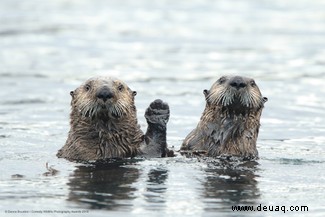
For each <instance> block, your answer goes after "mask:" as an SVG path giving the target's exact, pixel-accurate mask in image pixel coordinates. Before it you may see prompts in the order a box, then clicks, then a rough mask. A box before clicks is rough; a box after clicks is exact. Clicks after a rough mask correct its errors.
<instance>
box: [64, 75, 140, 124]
mask: <svg viewBox="0 0 325 217" xmlns="http://www.w3.org/2000/svg"><path fill="white" fill-rule="evenodd" d="M70 94H71V96H72V101H71V105H72V107H76V109H77V111H78V112H80V114H81V115H82V116H84V117H92V118H93V117H96V116H98V115H106V116H108V117H114V118H120V117H122V116H124V115H125V114H127V113H129V112H130V110H131V109H133V110H135V106H134V96H135V95H136V92H135V91H132V90H131V89H130V88H129V87H128V86H127V85H126V84H125V83H124V82H122V81H121V80H119V79H116V78H112V77H96V78H90V79H88V80H87V81H86V82H85V83H83V84H82V85H81V86H80V87H78V88H77V89H76V90H75V91H71V93H70Z"/></svg>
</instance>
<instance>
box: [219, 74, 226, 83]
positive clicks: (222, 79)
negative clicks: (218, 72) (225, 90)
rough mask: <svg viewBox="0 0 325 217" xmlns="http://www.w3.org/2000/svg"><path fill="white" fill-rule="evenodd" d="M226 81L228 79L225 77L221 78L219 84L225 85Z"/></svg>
mask: <svg viewBox="0 0 325 217" xmlns="http://www.w3.org/2000/svg"><path fill="white" fill-rule="evenodd" d="M226 80H227V79H226V77H224V76H223V77H221V78H219V80H218V82H219V84H223V83H225V81H226Z"/></svg>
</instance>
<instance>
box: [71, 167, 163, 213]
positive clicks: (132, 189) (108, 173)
mask: <svg viewBox="0 0 325 217" xmlns="http://www.w3.org/2000/svg"><path fill="white" fill-rule="evenodd" d="M126 164H127V165H126ZM142 172H143V171H142V170H139V169H138V168H136V165H130V162H115V163H109V164H102V165H96V166H95V165H91V166H79V167H77V169H76V170H75V171H74V173H73V174H72V176H71V178H70V181H69V183H68V185H69V187H70V193H69V199H68V200H69V201H71V202H74V203H77V204H78V205H80V206H82V207H85V205H86V206H87V208H89V209H107V210H119V211H121V210H124V211H130V210H132V209H134V208H136V207H133V206H134V205H135V204H137V203H136V202H134V201H133V200H134V199H137V197H138V196H139V191H140V194H142V196H141V197H143V198H144V200H145V201H146V205H145V204H138V205H137V206H139V205H140V206H141V205H145V206H146V209H152V210H157V208H158V207H162V204H163V203H164V202H165V200H164V197H163V196H161V195H163V193H164V192H165V191H166V189H167V188H166V186H165V185H164V183H165V181H166V179H167V170H164V169H160V168H157V169H151V170H150V171H149V172H148V174H142ZM142 175H144V176H146V180H147V181H146V182H145V184H146V187H145V191H143V192H141V190H140V189H139V188H140V187H139V186H136V185H133V184H134V183H136V182H142V181H143V180H141V179H140V180H139V178H140V176H142Z"/></svg>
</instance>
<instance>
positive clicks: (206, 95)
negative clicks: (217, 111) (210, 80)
mask: <svg viewBox="0 0 325 217" xmlns="http://www.w3.org/2000/svg"><path fill="white" fill-rule="evenodd" d="M209 93H210V92H209V91H208V90H203V94H204V96H205V98H207V97H208V96H209Z"/></svg>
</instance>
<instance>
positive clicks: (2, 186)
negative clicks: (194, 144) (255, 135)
mask: <svg viewBox="0 0 325 217" xmlns="http://www.w3.org/2000/svg"><path fill="white" fill-rule="evenodd" d="M324 11H325V3H324V2H323V1H321V0H314V1H309V0H298V1H297V0H287V1H281V0H272V1H271V0H263V1H257V0H250V1H248V0H234V1H228V0H221V1H212V0H203V1H202V0H200V1H199V0H194V1H171V0H162V1H149V0H148V1H147V0H139V1H131V0H129V1H123V2H121V1H117V0H116V1H114V0H109V1H106V0H105V1H104V0H96V1H90V0H81V1H70V0H58V1H41V0H29V1H21V0H2V1H1V3H0V24H1V25H0V47H1V49H0V64H1V68H0V84H1V91H0V100H1V102H0V148H1V153H0V171H1V173H0V201H1V203H0V216H10V215H18V214H14V213H13V214H8V213H5V211H12V212H14V211H27V212H28V213H27V214H26V213H25V214H24V216H29V215H30V216H35V212H43V214H39V215H45V212H46V211H48V213H47V215H53V216H65V215H66V216H71V212H81V213H83V214H84V215H91V216H107V215H118V216H130V215H134V216H144V215H148V216H184V215H189V216H216V215H221V216H249V215H255V216H284V215H286V216H287V215H289V216H323V215H324V214H325V208H324V204H325V196H324V193H325V184H324V183H325V176H324V174H323V172H324V170H325V158H324V156H325V136H324V132H325V89H324V87H323V86H324V82H325V61H324V56H325V50H324V47H325V40H324V38H325V13H324ZM224 74H240V75H244V76H249V77H253V78H255V80H256V82H257V84H258V85H259V87H260V89H261V91H262V93H263V95H264V96H266V97H268V98H269V101H268V102H267V103H266V108H265V110H264V111H263V115H262V119H261V124H262V126H261V129H260V135H259V139H258V150H259V153H260V160H258V161H257V162H255V163H254V162H253V163H248V164H242V163H239V162H235V163H232V164H231V165H224V164H222V163H220V162H218V161H216V162H205V161H201V160H198V159H185V158H183V157H181V156H178V157H176V158H169V159H150V160H140V159H135V160H127V161H124V162H115V163H112V164H111V165H109V166H105V167H103V166H97V167H95V166H87V165H81V164H75V163H70V162H67V161H65V160H62V159H57V158H56V156H55V154H56V151H57V150H58V149H59V148H61V147H62V146H63V144H64V143H65V139H66V137H67V132H68V130H69V125H68V124H69V120H68V116H69V110H70V108H69V103H70V96H69V92H70V91H71V90H73V89H75V88H76V87H77V86H78V85H79V84H80V83H81V82H82V81H84V80H85V79H87V78H89V77H91V76H95V75H111V76H116V77H119V78H121V79H122V80H125V81H126V82H127V84H128V85H129V86H130V87H131V88H132V89H133V90H136V91H137V92H138V95H137V96H136V105H137V109H138V118H139V122H140V124H141V127H142V129H143V130H145V129H146V123H145V119H144V117H143V114H144V111H145V109H146V107H147V106H148V104H149V103H150V102H151V101H152V100H154V99H156V98H161V99H163V100H165V101H167V102H168V103H169V105H170V108H171V118H170V121H169V124H168V143H169V145H170V146H174V148H175V149H176V150H177V149H179V147H180V145H181V143H182V140H183V139H184V138H185V136H186V135H187V134H188V133H189V132H190V130H191V129H193V128H194V127H195V126H196V124H197V122H198V120H199V118H200V115H201V113H202V111H203V108H204V97H203V94H202V91H203V89H208V88H210V86H211V84H212V83H213V82H214V81H215V80H216V79H217V78H219V77H220V76H221V75H224ZM46 163H48V167H52V168H54V169H55V170H58V171H59V172H58V173H56V172H53V171H52V172H51V171H50V172H49V171H48V169H47V168H46ZM234 205H252V206H254V207H255V208H256V207H258V206H259V205H262V206H274V207H276V206H286V209H289V207H290V206H294V207H296V206H308V212H294V211H293V212H290V211H286V213H285V214H283V211H278V212H275V211H273V212H272V211H261V212H233V211H232V209H231V207H232V206H234ZM60 212H61V213H60ZM69 212H70V214H69Z"/></svg>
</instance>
